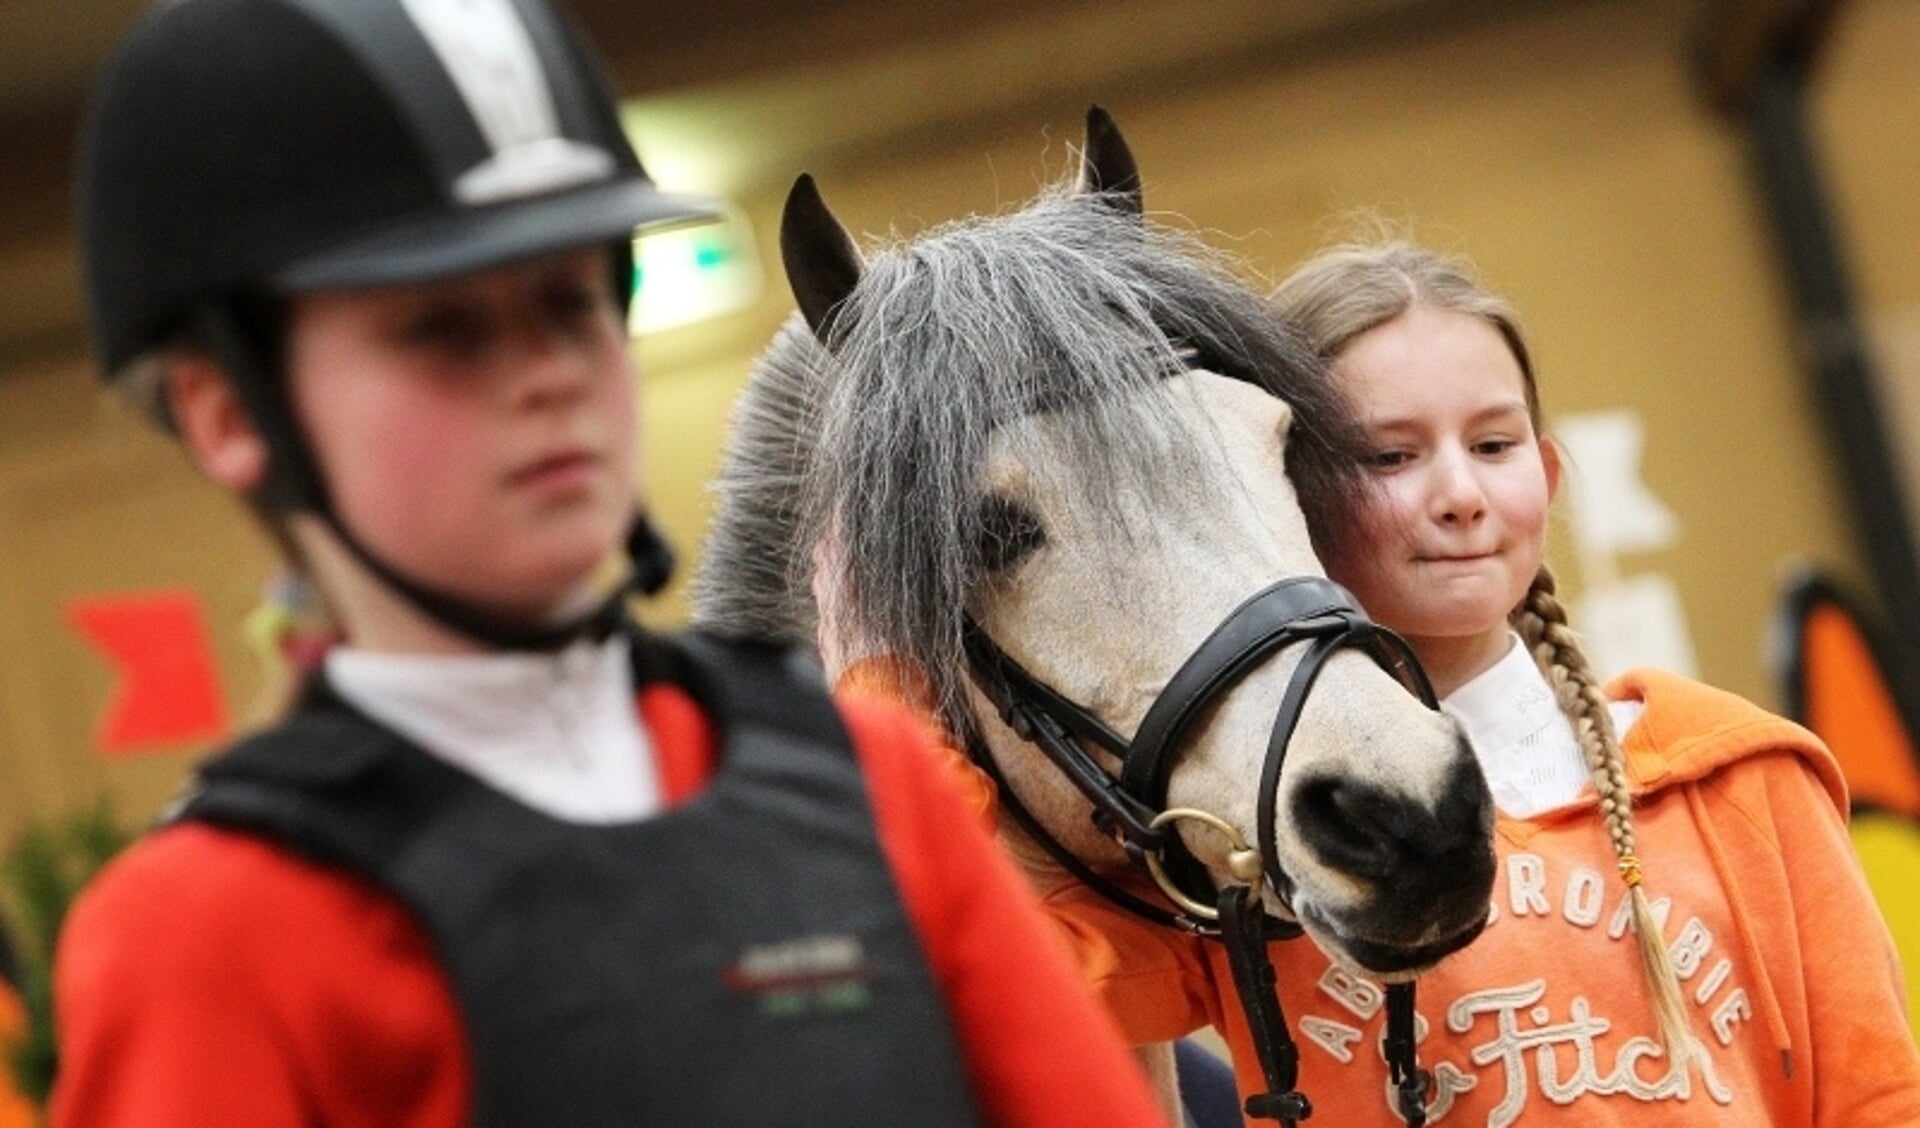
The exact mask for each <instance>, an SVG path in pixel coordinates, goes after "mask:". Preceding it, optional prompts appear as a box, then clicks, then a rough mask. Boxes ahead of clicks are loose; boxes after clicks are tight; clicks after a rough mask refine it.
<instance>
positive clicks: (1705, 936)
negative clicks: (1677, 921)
mask: <svg viewBox="0 0 1920 1128" xmlns="http://www.w3.org/2000/svg"><path fill="white" fill-rule="evenodd" d="M1711 951H1713V933H1711V932H1708V931H1707V926H1706V925H1704V924H1702V923H1700V918H1699V917H1688V918H1687V923H1686V927H1684V928H1682V929H1681V930H1680V935H1678V936H1676V937H1674V938H1673V943H1671V944H1668V945H1667V953H1668V954H1669V955H1671V956H1672V957H1673V971H1674V974H1675V975H1678V976H1679V977H1680V979H1681V980H1682V981H1683V982H1684V981H1685V980H1688V979H1692V978H1693V977H1694V975H1695V974H1696V973H1698V972H1699V970H1700V965H1701V964H1702V963H1704V962H1706V958H1707V954H1708V953H1709V952H1711Z"/></svg>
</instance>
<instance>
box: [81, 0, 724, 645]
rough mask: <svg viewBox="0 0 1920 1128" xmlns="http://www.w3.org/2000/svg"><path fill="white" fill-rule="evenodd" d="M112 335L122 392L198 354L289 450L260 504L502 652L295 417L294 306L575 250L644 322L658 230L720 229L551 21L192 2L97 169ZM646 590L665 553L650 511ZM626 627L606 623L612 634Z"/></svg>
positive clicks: (107, 92) (126, 64)
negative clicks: (172, 352)
mask: <svg viewBox="0 0 1920 1128" xmlns="http://www.w3.org/2000/svg"><path fill="white" fill-rule="evenodd" d="M80 160H81V163H80V172H79V212H80V216H81V222H82V231H81V243H82V257H83V262H84V269H85V287H86V295H87V303H88V317H89V330H90V333H91V336H92V340H93V345H94V348H95V351H96V353H97V354H98V356H99V358H100V361H101V363H102V365H103V366H104V368H105V372H106V375H107V378H108V379H109V380H112V379H115V378H116V377H117V376H118V375H119V374H120V373H121V372H122V371H123V370H124V369H125V367H126V366H127V365H128V362H130V361H132V360H133V359H135V358H136V357H138V356H140V355H141V354H142V353H143V352H145V351H146V350H148V349H150V348H153V347H154V346H156V345H159V344H161V343H163V342H165V341H166V340H168V339H170V338H171V337H173V336H175V335H176V334H179V333H181V332H183V331H184V332H192V333H195V334H198V336H199V339H200V341H201V342H202V343H203V344H204V345H205V346H206V347H208V348H210V349H212V350H213V351H214V353H215V354H216V355H217V356H218V357H219V359H220V361H221V362H222V364H223V365H224V366H225V367H226V368H227V370H228V372H229V374H230V375H231V377H232V378H233V380H234V381H235V384H236V388H237V390H238V393H239V394H240V396H241V397H242V399H243V400H244V402H245V403H246V406H247V408H248V410H249V412H250V413H251V414H252V415H253V416H254V419H255V421H256V423H257V424H258V426H259V427H260V430H261V432H262V433H263V435H264V436H265V437H266V440H267V442H268V444H269V446H270V449H271V451H272V469H271V471H270V474H269V480H268V482H267V485H266V486H265V488H264V489H263V491H262V492H261V494H260V495H259V496H258V497H256V498H255V501H256V502H257V503H258V504H260V505H261V506H262V507H263V508H266V509H269V510H275V511H287V510H306V511H311V512H314V513H316V514H318V515H319V516H321V517H322V518H323V519H325V520H326V521H327V522H328V523H329V524H330V525H331V526H332V527H333V529H334V530H335V532H336V533H337V534H338V535H339V537H340V538H341V540H342V541H343V542H344V543H345V544H346V545H347V547H348V548H349V549H350V550H351V551H352V552H354V553H355V554H356V555H357V556H358V557H359V558H360V559H361V560H362V562H363V563H365V564H366V565H367V566H368V567H369V568H370V569H371V570H373V571H374V572H375V573H376V574H377V575H379V576H380V577H381V578H382V579H383V580H384V581H386V582H387V583H389V584H391V585H392V586H393V587H394V588H395V589H396V590H398V591H400V592H401V593H402V594H403V595H405V596H406V597H407V598H408V599H409V600H410V601H412V602H413V603H414V604H415V605H416V606H418V607H420V608H421V609H422V610H423V611H425V612H427V613H428V614H430V615H432V616H433V617H434V618H436V619H438V620H440V621H441V622H442V623H444V624H446V625H448V626H450V627H453V628H454V629H456V630H459V631H461V632H462V633H465V634H468V635H470V636H473V637H475V638H477V639H480V640H481V641H484V642H488V643H491V644H494V645H500V646H507V647H513V648H549V647H552V646H556V645H560V644H562V643H564V642H566V641H568V640H570V639H572V638H574V637H577V636H579V635H580V634H581V633H582V632H583V631H584V630H586V629H587V628H588V624H589V621H590V619H598V618H604V615H601V616H594V617H590V619H583V620H582V621H581V622H579V623H573V624H566V625H563V626H561V627H552V626H541V627H530V626H528V625H527V624H522V623H514V622H508V621H504V620H502V619H501V618H500V617H499V616H497V615H495V614H493V613H491V612H489V611H488V610H487V609H486V608H482V607H477V606H473V605H471V604H469V603H466V602H464V601H462V600H460V599H457V598H454V597H452V596H449V595H447V594H446V593H442V592H437V591H434V590H432V589H431V588H429V587H428V586H426V585H424V584H421V583H419V582H417V581H414V580H412V579H410V578H408V577H406V576H403V575H401V574H399V573H398V572H397V571H396V570H395V569H393V568H392V567H390V566H389V565H387V564H385V563H384V562H383V561H381V560H379V559H378V558H377V557H375V556H374V555H373V554H372V553H371V552H369V551H368V549H367V547H366V546H365V545H364V544H362V542H361V541H360V539H359V538H358V537H357V536H355V535H354V534H353V532H352V530H350V529H348V528H347V527H346V526H345V524H344V522H343V521H342V520H341V518H340V515H339V514H338V513H336V512H335V511H334V509H333V507H332V505H331V503H330V501H329V499H328V496H327V490H326V484H325V481H324V479H323V477H322V475H321V474H320V473H319V472H318V468H317V467H316V466H315V464H314V461H313V458H312V456H311V453H310V451H309V449H308V444H307V443H306V441H305V438H304V436H303V435H302V434H301V432H300V430H299V428H298V427H297V426H296V425H295V423H294V420H293V415H292V412H291V410H290V409H289V407H288V401H287V395H286V386H285V380H284V373H283V371H282V369H283V363H282V341H281V339H280V337H281V332H280V330H281V321H282V313H283V309H284V302H283V301H282V299H284V298H285V297H287V296H289V295H294V294H299V293H302V292H308V291H315V290H326V289H342V288H352V287H358V286H374V285H388V284H402V283H410V282H425V281H431V280H434V279H439V278H445V277H451V276H455V275H460V274H465V273H469V272H472V271H476V270H482V269H486V268H488V267H492V266H498V265H504V264H507V263H511V262H515V261H519V260H522V259H526V258H530V257H534V256H537V255H541V254H545V253H549V252H553V251H559V250H564V249H567V248H571V247H579V246H592V245H595V244H604V245H606V246H607V247H609V248H610V250H611V251H612V257H613V260H614V268H615V270H616V271H617V274H618V277H617V279H616V282H617V287H618V292H619V293H621V294H622V295H623V296H625V297H626V298H627V299H629V300H630V298H631V289H632V243H631V240H632V237H633V235H634V233H635V231H636V229H640V228H646V227H650V226H656V225H665V224H677V223H689V222H698V221H702V220H706V219H709V218H712V215H713V213H712V211H711V209H710V208H709V206H708V205H707V204H706V203H704V202H703V201H699V200H696V199H691V198H688V197H683V196H676V195H670V194H667V193H663V192H661V191H659V190H658V189H656V188H655V187H654V185H653V182H652V181H651V180H650V179H649V178H648V176H647V174H646V171H645V170H644V169H643V168H642V167H641V165H640V161H639V159H638V157H637V156H636V155H635V154H634V152H633V148H632V146H631V145H630V144H629V143H628V141H627V138H626V135H625V132H624V131H623V130H622V128H621V125H620V120H619V114H618V110H617V107H616V105H615V101H614V97H613V95H612V92H611V90H610V89H609V87H608V85H607V83H606V81H605V79H604V77H603V75H602V74H601V71H600V68H599V66H598V64H597V62H596V61H595V59H594V58H593V57H592V55H591V54H590V52H589V51H588V49H587V48H586V46H585V43H584V41H583V40H582V39H581V38H580V37H579V36H578V35H577V34H576V33H575V32H574V30H573V29H572V28H571V27H570V26H568V25H567V23H566V22H565V21H564V19H562V18H561V17H560V16H559V15H558V14H557V13H556V12H554V11H553V10H552V9H550V8H549V7H548V6H546V5H545V4H544V3H542V2H540V0H174V2H163V3H160V4H157V5H156V6H155V7H154V9H153V10H152V11H150V12H149V13H148V14H147V16H146V17H145V19H144V20H143V21H142V22H141V23H140V24H139V25H138V26H137V27H136V28H135V29H134V30H133V31H132V32H131V33H130V34H129V35H128V36H127V37H126V39H124V40H123V41H122V43H121V44H120V46H119V48H118V50H117V52H116V53H115V55H114V56H113V58H112V59H111V60H110V61H109V63H108V65H107V67H106V70H105V72H104V73H103V75H102V77H101V79H100V81H99V83H98V85H97V86H96V90H95V96H94V101H93V104H92V106H91V108H90V111H89V115H88V120H87V123H86V128H85V132H84V134H83V138H82V142H81V151H80ZM634 529H635V535H634V537H633V539H632V545H631V546H630V547H631V548H632V549H633V551H634V555H635V566H636V571H637V573H638V575H637V577H636V581H637V584H638V586H642V587H645V588H647V589H648V590H652V589H654V588H657V587H658V586H660V585H661V584H662V583H664V581H665V578H666V577H665V572H666V567H667V557H666V554H665V546H664V545H662V544H661V543H660V542H659V540H658V538H657V537H656V536H654V535H653V532H652V530H651V527H650V526H649V525H648V524H647V522H646V521H645V520H644V519H642V518H641V517H639V515H637V514H636V518H635V525H634ZM613 609H614V607H613V604H611V603H610V604H609V607H608V608H606V609H603V610H604V611H607V612H611V611H612V610H613Z"/></svg>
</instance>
